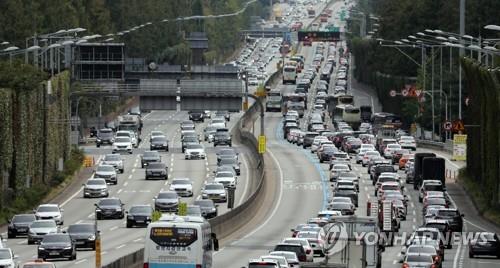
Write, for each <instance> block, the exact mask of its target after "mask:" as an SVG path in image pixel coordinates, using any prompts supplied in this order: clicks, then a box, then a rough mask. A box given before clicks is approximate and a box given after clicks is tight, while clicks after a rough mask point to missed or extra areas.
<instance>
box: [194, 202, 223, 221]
mask: <svg viewBox="0 0 500 268" xmlns="http://www.w3.org/2000/svg"><path fill="white" fill-rule="evenodd" d="M193 205H197V206H200V209H201V215H202V216H203V217H204V218H206V219H211V218H214V217H217V214H218V210H217V207H218V205H215V204H214V201H212V200H210V199H200V200H195V201H194V202H193Z"/></svg>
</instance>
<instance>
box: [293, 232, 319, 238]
mask: <svg viewBox="0 0 500 268" xmlns="http://www.w3.org/2000/svg"><path fill="white" fill-rule="evenodd" d="M297 237H298V238H318V233H313V232H305V233H303V232H300V233H298V234H297Z"/></svg>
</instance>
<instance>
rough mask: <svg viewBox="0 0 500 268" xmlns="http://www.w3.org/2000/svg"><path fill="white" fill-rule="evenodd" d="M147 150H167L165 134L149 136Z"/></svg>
mask: <svg viewBox="0 0 500 268" xmlns="http://www.w3.org/2000/svg"><path fill="white" fill-rule="evenodd" d="M149 150H151V151H152V150H157V151H160V150H164V151H166V152H168V140H167V137H165V136H155V137H153V138H151V142H150V146H149Z"/></svg>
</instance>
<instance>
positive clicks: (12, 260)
mask: <svg viewBox="0 0 500 268" xmlns="http://www.w3.org/2000/svg"><path fill="white" fill-rule="evenodd" d="M17 258H18V256H17V255H14V253H13V252H12V250H11V249H10V248H0V267H4V268H17V267H18V266H17V261H16V259H17Z"/></svg>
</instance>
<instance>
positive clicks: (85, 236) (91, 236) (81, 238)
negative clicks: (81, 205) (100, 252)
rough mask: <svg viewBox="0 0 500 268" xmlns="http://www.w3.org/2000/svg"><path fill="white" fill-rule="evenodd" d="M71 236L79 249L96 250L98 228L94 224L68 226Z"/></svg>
mask: <svg viewBox="0 0 500 268" xmlns="http://www.w3.org/2000/svg"><path fill="white" fill-rule="evenodd" d="M66 233H68V234H69V236H70V237H71V239H72V240H73V241H74V243H75V246H76V247H77V248H91V249H93V250H95V240H96V237H97V228H96V225H95V224H94V223H75V224H71V225H70V226H68V230H66Z"/></svg>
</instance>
